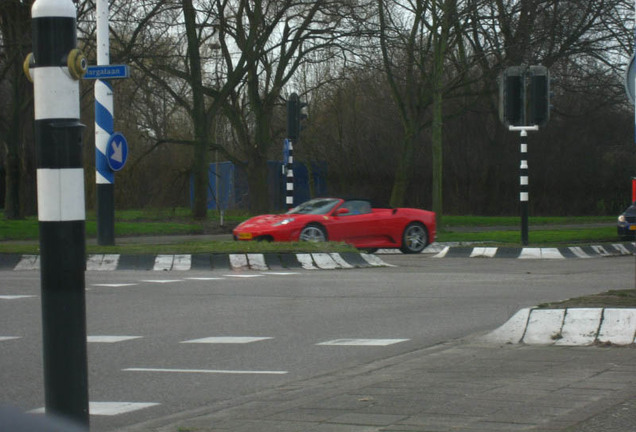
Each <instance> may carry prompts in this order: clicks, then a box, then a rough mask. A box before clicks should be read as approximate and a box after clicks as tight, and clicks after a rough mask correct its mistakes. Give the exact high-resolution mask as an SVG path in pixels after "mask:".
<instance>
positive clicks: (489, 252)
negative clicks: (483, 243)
mask: <svg viewBox="0 0 636 432" xmlns="http://www.w3.org/2000/svg"><path fill="white" fill-rule="evenodd" d="M496 253H497V248H496V247H476V248H474V249H473V251H472V252H471V254H470V258H477V257H483V258H492V257H494V256H495V254H496Z"/></svg>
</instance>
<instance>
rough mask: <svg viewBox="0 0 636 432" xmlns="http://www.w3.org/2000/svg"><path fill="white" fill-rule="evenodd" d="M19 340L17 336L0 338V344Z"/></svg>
mask: <svg viewBox="0 0 636 432" xmlns="http://www.w3.org/2000/svg"><path fill="white" fill-rule="evenodd" d="M15 339H20V337H19V336H0V342H4V341H10V340H15Z"/></svg>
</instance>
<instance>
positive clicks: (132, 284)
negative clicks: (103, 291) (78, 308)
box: [91, 283, 139, 288]
mask: <svg viewBox="0 0 636 432" xmlns="http://www.w3.org/2000/svg"><path fill="white" fill-rule="evenodd" d="M135 285H139V284H136V283H119V284H106V283H105V284H91V286H94V287H105V288H121V287H126V286H135Z"/></svg>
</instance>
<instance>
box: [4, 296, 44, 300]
mask: <svg viewBox="0 0 636 432" xmlns="http://www.w3.org/2000/svg"><path fill="white" fill-rule="evenodd" d="M33 297H37V296H34V295H0V300H18V299H25V298H33Z"/></svg>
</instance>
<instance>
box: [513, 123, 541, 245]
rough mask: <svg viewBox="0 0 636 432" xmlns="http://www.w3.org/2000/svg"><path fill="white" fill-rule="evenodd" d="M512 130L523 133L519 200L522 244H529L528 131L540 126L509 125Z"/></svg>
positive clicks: (536, 129) (537, 128) (535, 129)
mask: <svg viewBox="0 0 636 432" xmlns="http://www.w3.org/2000/svg"><path fill="white" fill-rule="evenodd" d="M508 130H509V131H511V132H520V135H521V140H520V141H521V164H520V167H519V202H520V204H521V244H522V245H524V246H527V245H528V198H529V195H530V194H529V191H528V159H527V153H528V132H530V131H538V130H539V126H536V125H535V126H509V127H508Z"/></svg>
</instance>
